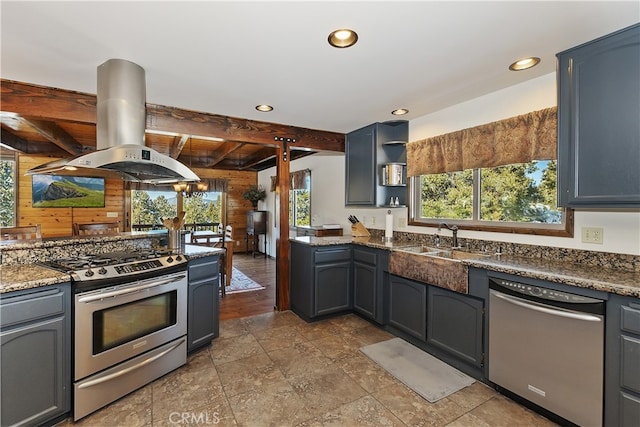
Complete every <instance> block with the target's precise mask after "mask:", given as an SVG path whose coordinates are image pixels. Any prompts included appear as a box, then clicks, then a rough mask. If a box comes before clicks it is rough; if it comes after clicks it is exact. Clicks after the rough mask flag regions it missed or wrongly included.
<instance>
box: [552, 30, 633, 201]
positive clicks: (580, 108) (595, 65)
mask: <svg viewBox="0 0 640 427" xmlns="http://www.w3.org/2000/svg"><path fill="white" fill-rule="evenodd" d="M557 59H558V61H557V64H558V205H559V206H564V207H575V208H597V207H605V208H637V207H639V206H640V124H639V121H638V117H640V24H636V25H634V26H632V27H629V28H627V29H624V30H621V31H618V32H616V33H613V34H610V35H607V36H604V37H601V38H599V39H596V40H594V41H592V42H589V43H585V44H583V45H580V46H578V47H576V48H573V49H569V50H567V51H564V52H561V53H559V54H558V55H557Z"/></svg>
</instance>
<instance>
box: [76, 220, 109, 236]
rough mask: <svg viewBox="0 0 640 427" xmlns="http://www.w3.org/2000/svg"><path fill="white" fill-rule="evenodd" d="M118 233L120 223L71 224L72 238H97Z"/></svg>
mask: <svg viewBox="0 0 640 427" xmlns="http://www.w3.org/2000/svg"><path fill="white" fill-rule="evenodd" d="M119 232H120V222H118V221H116V222H90V223H86V224H79V223H74V224H73V235H74V236H98V235H107V234H117V233H119Z"/></svg>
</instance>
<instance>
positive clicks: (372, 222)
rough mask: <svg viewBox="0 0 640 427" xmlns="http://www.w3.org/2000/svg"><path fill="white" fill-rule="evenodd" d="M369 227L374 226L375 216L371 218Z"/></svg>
mask: <svg viewBox="0 0 640 427" xmlns="http://www.w3.org/2000/svg"><path fill="white" fill-rule="evenodd" d="M371 225H376V217H375V216H372V217H371Z"/></svg>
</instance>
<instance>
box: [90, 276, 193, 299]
mask: <svg viewBox="0 0 640 427" xmlns="http://www.w3.org/2000/svg"><path fill="white" fill-rule="evenodd" d="M185 277H187V276H185V275H184V274H182V275H180V276H174V277H171V278H169V279H164V280H156V281H153V282H151V283H146V284H144V285H139V286H135V287H132V288H126V289H118V290H115V291H110V292H101V293H98V294H93V295H87V296H84V297H80V298H78V302H92V301H99V300H102V299H105V298H110V297H118V296H122V295H127V294H132V293H134V292H139V291H144V290H145V289H150V288H155V287H157V286H163V285H168V284H169V283H173V282H177V281H180V280H182V279H184V278H185Z"/></svg>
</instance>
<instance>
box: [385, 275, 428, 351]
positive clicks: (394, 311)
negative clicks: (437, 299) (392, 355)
mask: <svg viewBox="0 0 640 427" xmlns="http://www.w3.org/2000/svg"><path fill="white" fill-rule="evenodd" d="M427 287H428V286H427V285H425V284H423V283H418V282H414V281H412V280H408V279H404V278H402V277H398V276H390V279H389V324H390V325H391V326H393V327H395V328H397V329H399V330H401V331H403V332H406V333H408V334H410V335H412V336H414V337H416V338H419V339H420V340H422V341H425V340H426V339H427V325H426V324H427V313H426V312H427Z"/></svg>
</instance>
